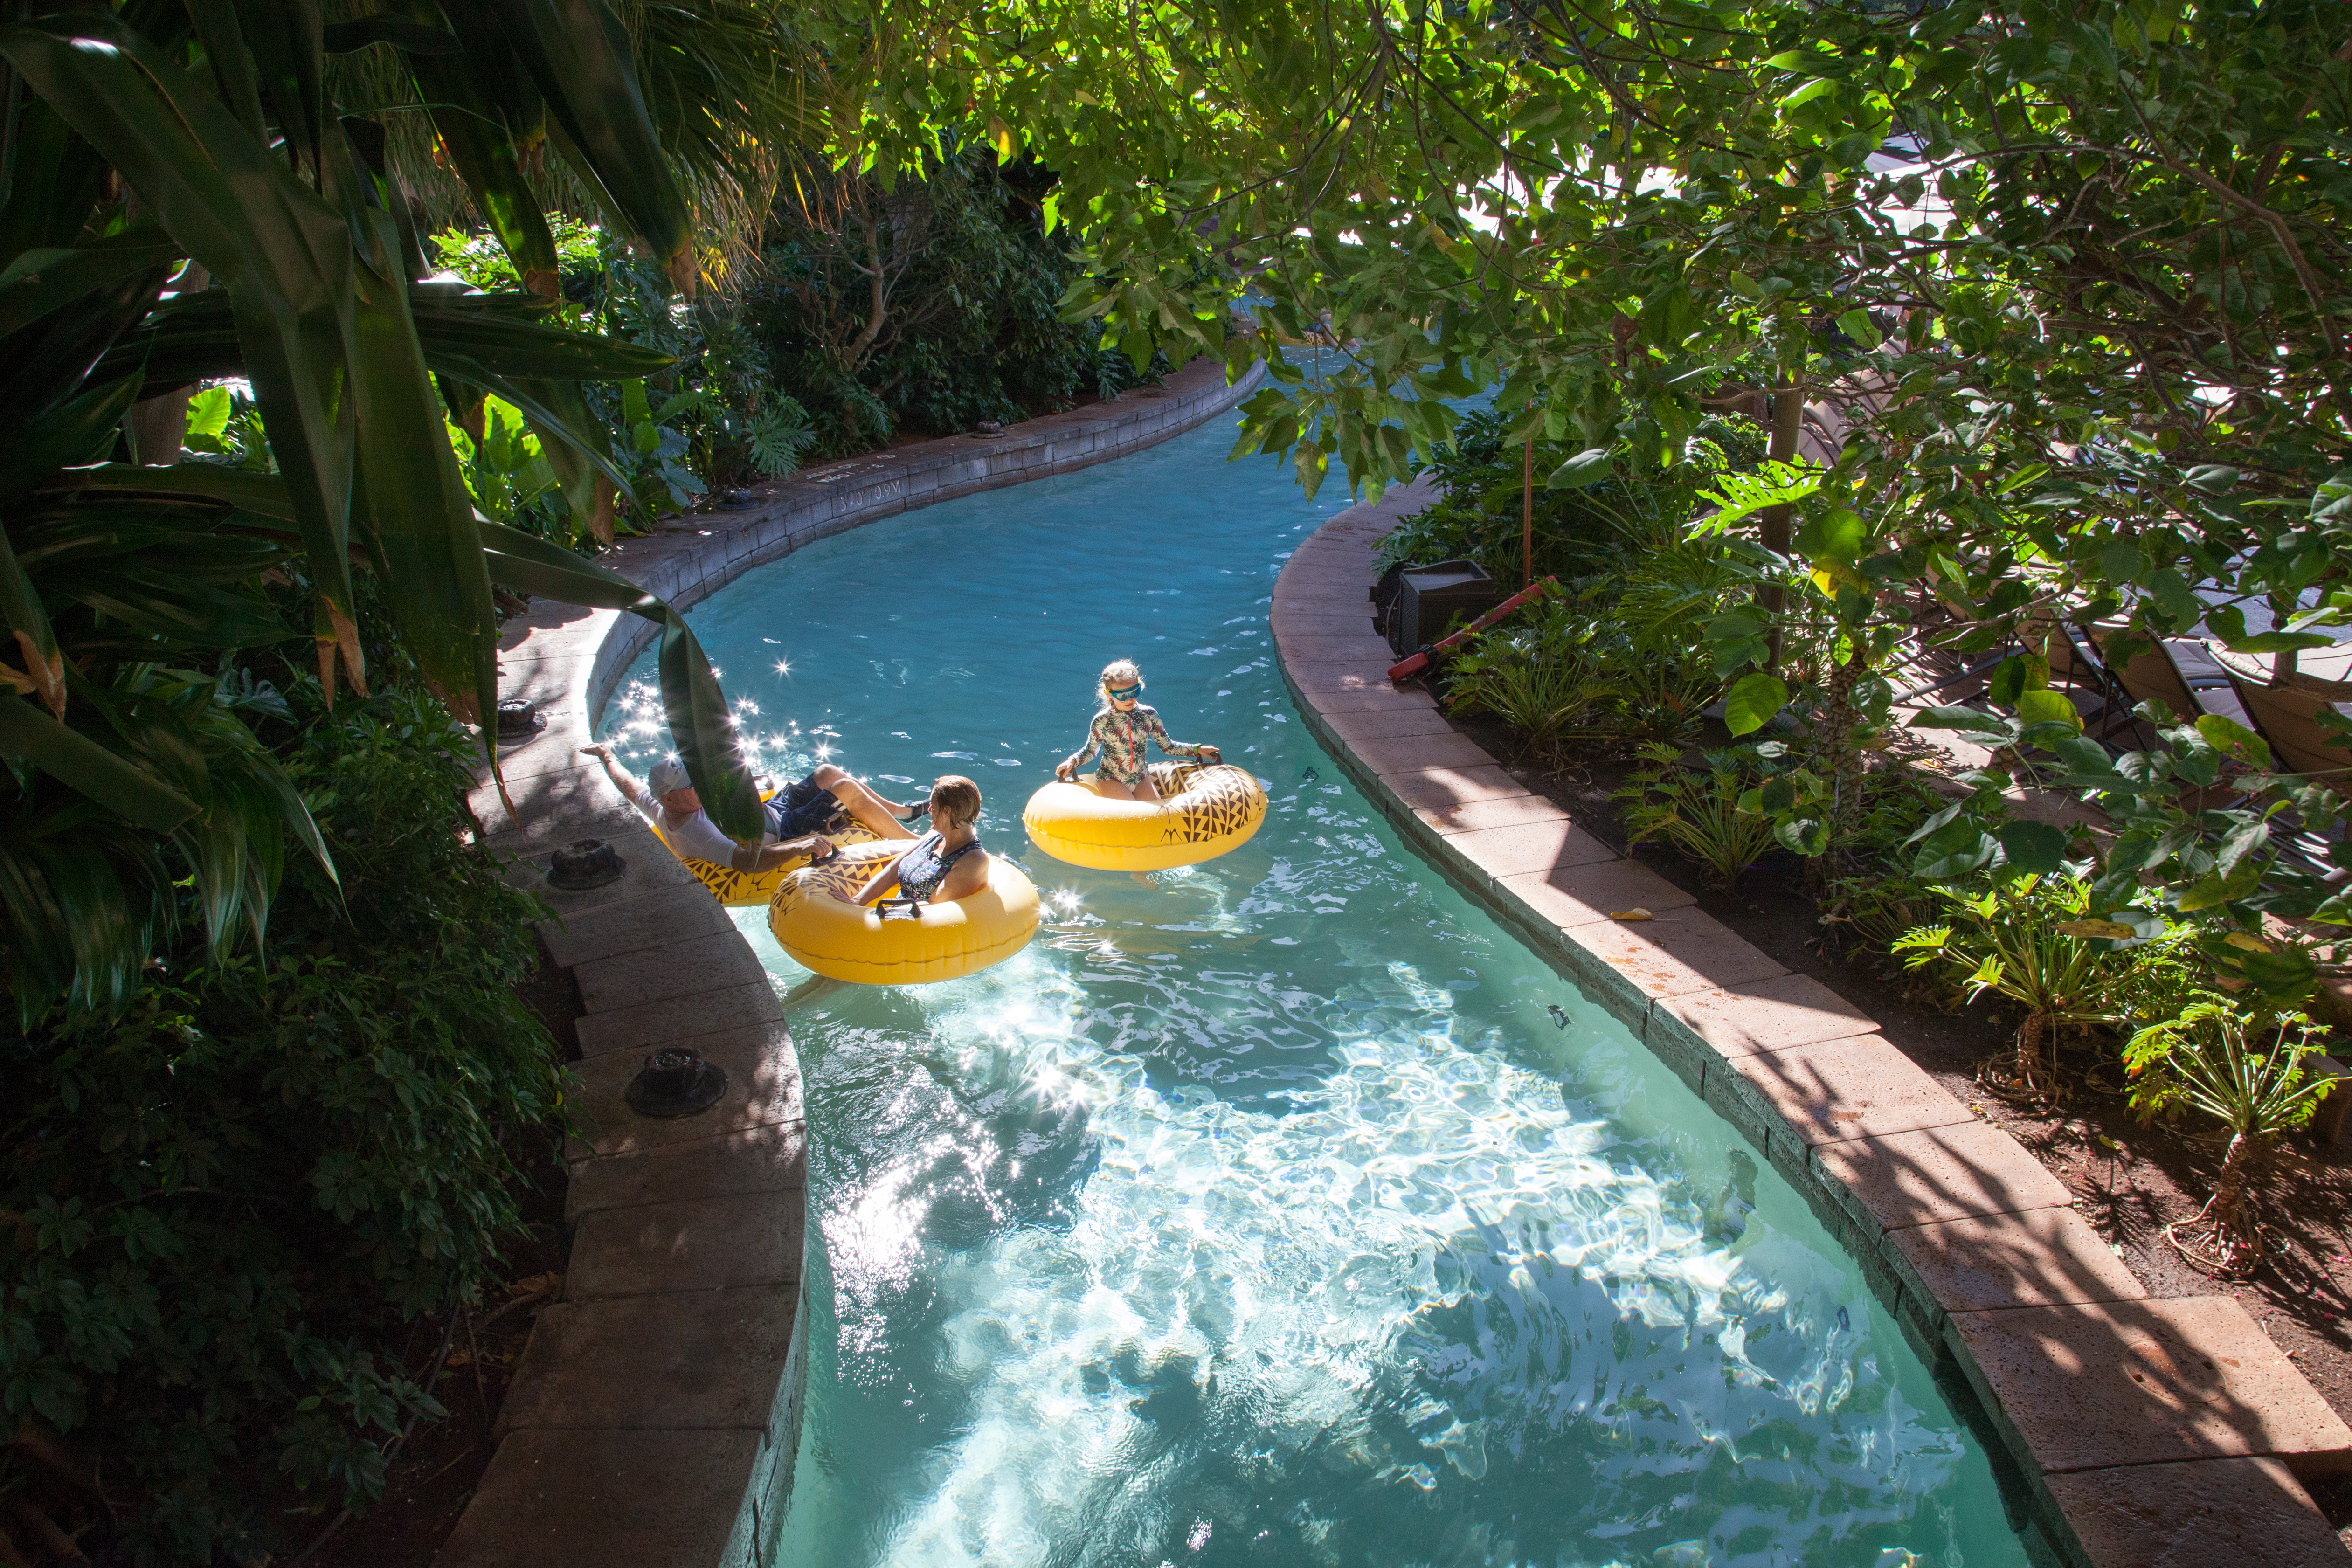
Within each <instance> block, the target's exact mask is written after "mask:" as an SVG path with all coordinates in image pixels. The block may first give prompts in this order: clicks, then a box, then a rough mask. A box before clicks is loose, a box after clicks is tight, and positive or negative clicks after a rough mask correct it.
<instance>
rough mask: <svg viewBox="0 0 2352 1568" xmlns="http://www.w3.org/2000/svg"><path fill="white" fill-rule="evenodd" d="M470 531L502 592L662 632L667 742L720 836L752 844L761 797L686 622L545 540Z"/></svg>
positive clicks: (510, 532) (496, 528) (504, 531)
mask: <svg viewBox="0 0 2352 1568" xmlns="http://www.w3.org/2000/svg"><path fill="white" fill-rule="evenodd" d="M476 526H477V528H478V530H479V532H480V534H481V539H482V548H483V549H484V550H486V551H487V552H488V560H489V568H490V575H491V577H492V578H493V579H495V580H497V581H498V582H499V583H501V584H503V585H504V586H506V587H508V588H511V589H514V590H515V591H518V592H522V593H530V594H536V595H539V596H541V597H542V598H547V599H554V600H560V601H563V602H565V603H568V604H587V605H593V606H595V607H596V608H598V609H604V610H625V611H628V612H631V613H632V614H635V615H642V616H644V617H645V618H646V620H648V621H652V622H656V623H657V624H658V625H660V627H661V629H662V637H661V648H660V652H659V654H658V656H657V658H656V665H657V667H658V668H659V670H660V674H661V688H662V708H663V711H664V713H665V714H666V715H667V717H668V720H669V733H670V740H671V742H672V743H673V744H674V745H675V746H676V747H677V754H678V757H679V758H680V759H681V760H683V761H684V762H685V763H686V770H687V773H688V776H689V777H691V778H692V779H693V780H694V788H695V792H696V793H697V794H698V795H700V796H701V797H702V804H703V806H704V808H705V809H706V810H709V812H710V816H711V820H712V821H715V822H717V823H718V824H719V830H720V831H722V832H725V833H728V834H730V835H731V836H733V837H735V838H739V839H750V838H757V837H758V836H759V835H760V833H761V831H762V823H761V813H760V797H759V791H758V789H756V787H755V786H754V785H753V783H752V780H751V770H750V769H749V768H746V767H745V766H744V765H743V757H742V752H741V750H740V747H738V745H737V743H736V738H735V727H734V723H733V721H732V719H731V718H730V715H729V712H728V707H727V698H726V695H725V694H724V693H722V692H721V691H720V690H719V678H718V677H717V676H716V675H714V674H711V670H710V662H709V660H708V659H707V658H705V657H704V656H703V653H702V645H701V643H698V642H697V641H695V637H694V633H693V632H692V631H690V630H689V629H688V626H687V624H686V622H685V620H684V618H682V617H681V616H680V615H679V614H678V613H677V612H676V611H674V610H672V609H671V608H670V607H669V606H668V605H667V604H665V603H663V602H662V601H660V600H658V599H656V598H655V597H654V596H653V595H652V594H650V593H647V592H646V591H645V590H644V589H642V588H639V587H638V586H637V585H636V584H635V583H634V582H631V581H630V580H628V579H627V578H625V577H622V576H620V575H619V574H618V573H615V572H611V571H607V570H604V568H603V567H600V566H596V565H593V564H592V563H591V562H588V561H585V560H583V559H580V558H579V557H578V556H576V555H573V554H572V552H571V551H570V550H567V549H561V548H559V547H557V546H555V545H551V544H549V543H548V542H547V541H546V540H545V539H541V538H532V537H531V536H530V535H529V534H526V533H522V532H520V531H518V530H516V529H514V528H507V527H505V526H503V525H502V524H499V523H488V522H485V523H479V524H478V525H476Z"/></svg>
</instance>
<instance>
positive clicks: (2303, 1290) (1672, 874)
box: [1452, 718, 2352, 1545]
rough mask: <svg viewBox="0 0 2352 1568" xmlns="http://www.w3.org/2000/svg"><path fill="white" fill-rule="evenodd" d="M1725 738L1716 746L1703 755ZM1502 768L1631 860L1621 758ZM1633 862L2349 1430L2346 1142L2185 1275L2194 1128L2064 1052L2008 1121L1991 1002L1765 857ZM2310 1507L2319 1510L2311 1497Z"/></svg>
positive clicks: (2198, 1164) (2284, 1178) (2350, 1253)
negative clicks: (2050, 1103)
mask: <svg viewBox="0 0 2352 1568" xmlns="http://www.w3.org/2000/svg"><path fill="white" fill-rule="evenodd" d="M1452 722H1453V724H1454V728H1455V729H1457V730H1459V731H1460V732H1461V733H1463V734H1465V735H1466V736H1469V737H1471V738H1472V739H1474V740H1476V741H1477V742H1478V743H1479V744H1480V745H1481V746H1483V747H1486V750H1487V751H1488V752H1489V753H1491V754H1492V755H1494V756H1496V757H1498V758H1512V757H1513V756H1514V755H1515V750H1516V747H1515V744H1514V742H1513V741H1512V739H1511V737H1510V736H1509V734H1508V732H1507V731H1506V730H1505V729H1504V728H1503V727H1501V726H1500V725H1499V724H1496V723H1494V722H1493V721H1491V720H1487V719H1483V718H1471V719H1463V718H1454V719H1453V720H1452ZM1725 738H1727V737H1720V736H1718V737H1717V740H1716V743H1717V744H1720V743H1721V742H1722V740H1723V739H1725ZM1505 766H1506V767H1507V768H1508V770H1509V771H1510V772H1511V773H1512V774H1513V776H1514V777H1516V778H1517V779H1519V780H1520V781H1521V782H1523V783H1525V784H1526V785H1527V786H1528V788H1529V789H1533V790H1536V791H1537V792H1538V793H1539V794H1542V795H1543V796H1545V797H1546V798H1547V799H1549V800H1551V801H1552V803H1553V804H1555V805H1557V806H1559V808H1560V809H1561V810H1564V811H1567V812H1568V813H1569V814H1570V816H1572V817H1574V818H1575V820H1576V821H1577V825H1578V826H1579V827H1580V828H1582V829H1583V830H1584V831H1587V832H1590V833H1592V834H1594V835H1595V836H1596V837H1599V838H1601V839H1602V840H1604V841H1607V842H1608V843H1609V844H1611V845H1612V847H1614V848H1615V849H1617V850H1618V851H1619V852H1621V853H1625V852H1628V850H1627V845H1626V833H1625V830H1624V827H1623V825H1622V822H1621V821H1620V820H1619V817H1618V813H1617V803H1616V802H1615V801H1614V800H1612V799H1611V795H1612V791H1614V790H1615V789H1617V788H1618V787H1619V786H1620V784H1621V783H1622V781H1623V779H1624V776H1625V775H1626V774H1627V773H1628V772H1629V771H1631V767H1632V765H1631V764H1630V763H1629V762H1627V761H1625V760H1623V759H1622V758H1600V759H1596V760H1595V761H1593V762H1592V763H1591V764H1590V765H1589V767H1588V768H1586V769H1585V770H1581V771H1571V772H1564V773H1546V772H1544V771H1542V770H1541V769H1539V768H1532V767H1528V766H1524V765H1518V764H1514V763H1511V762H1509V761H1507V762H1506V764H1505ZM1631 854H1632V855H1633V858H1634V859H1637V860H1639V861H1641V862H1643V864H1645V865H1647V866H1649V867H1650V868H1651V869H1652V870H1653V871H1655V872H1656V873H1658V874H1659V875H1660V876H1663V877H1664V878H1665V879H1666V881H1668V882H1670V883H1674V884H1675V886H1676V887H1679V888H1681V889H1682V890H1683V891H1685V893H1688V894H1691V895H1692V896H1693V897H1695V898H1696V899H1697V900H1698V901H1699V903H1700V904H1701V906H1702V907H1703V908H1705V909H1706V912H1707V913H1708V914H1709V915H1714V916H1715V917H1716V918H1717V919H1718V920H1720V921H1722V922H1723V923H1724V924H1725V925H1728V926H1730V927H1731V928H1732V929H1733V930H1734V931H1737V932H1738V934H1739V935H1740V936H1743V937H1745V938H1746V939H1747V940H1748V941H1749V942H1751V943H1753V944H1754V945H1755V946H1758V947H1759V948H1761V949H1762V950H1763V951H1764V952H1765V953H1767V954H1769V956H1771V957H1772V959H1773V960H1774V961H1775V962H1777V963H1779V964H1780V965H1782V966H1784V967H1787V968H1788V969H1790V971H1792V972H1794V973H1797V974H1801V975H1810V976H1811V977H1814V978H1815V979H1818V980H1820V981H1821V982H1822V984H1823V985H1826V986H1828V987H1829V988H1832V990H1834V991H1836V992H1837V993H1838V994H1839V995H1840V996H1843V997H1844V998H1846V999H1847V1000H1848V1001H1851V1002H1852V1003H1853V1004H1854V1006H1856V1007H1858V1008H1860V1009H1863V1011H1864V1012H1866V1013H1868V1014H1869V1015H1870V1016H1871V1017H1872V1018H1874V1019H1877V1020H1878V1022H1879V1026H1880V1028H1881V1030H1883V1031H1884V1033H1885V1037H1886V1039H1887V1040H1888V1042H1889V1043H1890V1044H1892V1045H1894V1046H1895V1049H1897V1050H1898V1051H1902V1052H1903V1054H1904V1055H1906V1056H1907V1057H1909V1058H1910V1059H1911V1060H1912V1061H1915V1062H1916V1063H1918V1064H1919V1066H1921V1067H1922V1068H1924V1069H1926V1070H1927V1072H1928V1073H1929V1074H1930V1075H1931V1076H1933V1077H1934V1078H1935V1079H1936V1081H1937V1082H1939V1083H1941V1084H1943V1086H1944V1087H1945V1088H1946V1089H1948V1090H1949V1091H1951V1092H1953V1093H1954V1094H1957V1095H1958V1096H1959V1097H1960V1099H1961V1100H1962V1101H1964V1102H1965V1103H1967V1104H1968V1105H1969V1108H1970V1109H1971V1110H1973V1111H1975V1112H1976V1113H1978V1114H1979V1116H1981V1117H1983V1119H1984V1120H1986V1121H1988V1122H1990V1123H1991V1124H1994V1125H1996V1126H1998V1127H2000V1128H2002V1129H2003V1130H2004V1131H2006V1132H2008V1133H2009V1134H2011V1136H2012V1137H2014V1138H2016V1139H2017V1141H2018V1142H2019V1143H2020V1144H2021V1145H2023V1146H2024V1147H2025V1148H2026V1149H2027V1150H2029V1151H2030V1152H2031V1153H2032V1155H2034V1156H2035V1157H2036V1158H2037V1159H2039V1160H2040V1161H2041V1162H2042V1165H2043V1166H2046V1167H2048V1168H2049V1169H2050V1170H2051V1171H2052V1172H2053V1173H2054V1174H2055V1175H2056V1176H2058V1178H2059V1179H2060V1180H2061V1181H2063V1182H2064V1183H2065V1184H2066V1186H2067V1187H2068V1188H2069V1189H2070V1190H2071V1191H2073V1192H2074V1194H2075V1195H2076V1197H2077V1199H2078V1206H2079V1207H2080V1208H2081V1210H2082V1213H2083V1215H2084V1218H2087V1219H2089V1220H2090V1221H2091V1223H2092V1224H2093V1225H2094V1226H2095V1227H2096V1228H2097V1229H2098V1230H2099V1232H2100V1234H2101V1235H2103V1236H2105V1237H2106V1238H2107V1239H2108V1240H2109V1242H2110V1243H2111V1244H2112V1245H2113V1246H2114V1247H2115V1248H2116V1251H2117V1252H2118V1253H2119V1254H2120V1255H2121V1256H2122V1257H2123V1259H2124V1260H2125V1262H2126V1264H2127V1265H2129V1267H2130V1268H2131V1270H2132V1272H2133V1273H2134V1274H2136V1275H2137V1276H2138V1278H2139V1280H2140V1282H2141V1283H2142V1284H2144V1285H2146V1286H2147V1289H2148V1291H2149V1292H2150V1293H2151V1294H2154V1295H2158V1296H2186V1295H2211V1294H2216V1293H2227V1294H2229V1295H2231V1296H2233V1297H2235V1298H2236V1299H2237V1300H2238V1301H2240V1302H2241V1303H2242V1305H2243V1306H2244V1307H2245V1309H2246V1311H2247V1312H2249V1313H2251V1314H2252V1316H2253V1318H2254V1321H2255V1322H2259V1323H2261V1324H2262V1325H2263V1330H2264V1331H2265V1332H2266V1333H2269V1335H2270V1336H2271V1339H2272V1341H2273V1343H2276V1344H2277V1345H2278V1347H2279V1348H2280V1349H2281V1350H2283V1351H2284V1352H2285V1353H2286V1354H2288V1355H2290V1356H2292V1357H2294V1361H2295V1364H2297V1365H2298V1366H2300V1367H2301V1368H2302V1369H2303V1372H2304V1375H2305V1376H2306V1377H2308V1378H2309V1379H2310V1380H2311V1384H2312V1386H2313V1387H2315V1388H2316V1389H2318V1390H2319V1392H2320V1394H2321V1396H2323V1397H2324V1398H2326V1401H2327V1402H2328V1404H2329V1405H2330V1406H2334V1407H2335V1410H2336V1414H2337V1415H2339V1416H2344V1417H2345V1418H2346V1419H2347V1420H2352V1167H2347V1165H2346V1164H2344V1163H2341V1162H2344V1161H2346V1160H2347V1159H2352V1136H2347V1138H2346V1139H2344V1140H2343V1141H2340V1142H2339V1143H2338V1144H2337V1145H2336V1146H2335V1147H2333V1148H2322V1147H2320V1146H2318V1145H2317V1144H2316V1143H2315V1141H2313V1140H2310V1139H2303V1140H2297V1141H2294V1142H2293V1143H2292V1144H2291V1145H2290V1146H2289V1147H2288V1148H2287V1150H2286V1151H2285V1153H2284V1155H2283V1157H2282V1158H2281V1160H2280V1163H2279V1167H2278V1170H2277V1180H2276V1185H2275V1186H2274V1188H2273V1210H2272V1220H2273V1233H2274V1234H2273V1239H2272V1250H2271V1255H2270V1258H2269V1260H2268V1261H2267V1263H2266V1264H2265V1266H2264V1267H2263V1270H2262V1271H2261V1272H2260V1273H2259V1274H2258V1275H2256V1277H2255V1278H2254V1279H2252V1280H2251V1281H2216V1280H2214V1279H2211V1278H2210V1277H2208V1276H2207V1275H2205V1274H2203V1273H2201V1272H2200V1271H2199V1270H2196V1269H2194V1268H2192V1267H2190V1266H2189V1264H2188V1263H2187V1262H2185V1261H2184V1260H2182V1259H2181V1258H2180V1256H2179V1254H2178V1253H2176V1252H2175V1251H2174V1250H2173V1249H2172V1248H2171V1246H2170V1245H2169V1244H2168V1243H2167V1241H2166V1240H2165V1239H2164V1228H2165V1227H2166V1226H2167V1225H2168V1224H2170V1223H2172V1222H2173V1221H2176V1220H2180V1219H2186V1218H2189V1217H2190V1216H2192V1215H2194V1214H2195V1213H2196V1212H2197V1210H2198V1208H2199V1207H2200V1205H2202V1204H2203V1202H2204V1200H2205V1196H2206V1194H2207V1193H2208V1192H2210V1190H2211V1188H2210V1181H2211V1177H2212V1176H2213V1173H2214V1172H2216V1171H2217V1170H2219V1169H2220V1168H2221V1154H2222V1149H2223V1142H2222V1140H2221V1138H2219V1137H2216V1136H2213V1135H2211V1134H2210V1132H2209V1131H2208V1130H2207V1129H2206V1128H2204V1127H2201V1126H2200V1125H2198V1124H2196V1123H2194V1122H2185V1123H2183V1124H2180V1125H2178V1126H2167V1125H2163V1124H2154V1125H2147V1126H2143V1125H2141V1124H2140V1123H2139V1121H2138V1120H2137V1117H2136V1116H2135V1115H2134V1114H2133V1113H2132V1111H2131V1109H2130V1107H2129V1106H2128V1104H2126V1102H2125V1100H2124V1098H2123V1096H2122V1094H2121V1093H2120V1092H2117V1091H2116V1088H2115V1087H2114V1085H2115V1084H2116V1083H2117V1082H2119V1081H2120V1078H2121V1070H2120V1067H2119V1065H2118V1064H2117V1063H2116V1061H2114V1059H2113V1057H2112V1056H2111V1055H2110V1056H2108V1057H2106V1058H2105V1060H2101V1059H2100V1057H2099V1053H2098V1051H2097V1050H2096V1048H2095V1047H2090V1046H2085V1045H2081V1044H2076V1043H2074V1042H2071V1041H2070V1042H2069V1043H2068V1045H2067V1046H2066V1048H2065V1051H2064V1055H2063V1058H2062V1067H2063V1069H2065V1070H2068V1071H2069V1073H2070V1077H2071V1078H2072V1080H2073V1082H2074V1084H2075V1089H2074V1094H2073V1097H2072V1098H2071V1099H2070V1100H2069V1101H2068V1102H2066V1103H2065V1104H2064V1105H2063V1107H2062V1108H2061V1113H2058V1114H2048V1115H2034V1114H2028V1113H2022V1112H2021V1111H2020V1110H2019V1109H2018V1108H2016V1107H2014V1106H2011V1105H2010V1104H2008V1103H2004V1102H2002V1101H2000V1100H1999V1099H1996V1098H1994V1097H1992V1096H1990V1095H1987V1094H1986V1093H1984V1092H1983V1091H1982V1090H1981V1089H1979V1087H1978V1085H1977V1082H1976V1077H1975V1073H1976V1069H1977V1066H1978V1064H1979V1062H1981V1061H1984V1060H1985V1059H1986V1058H1987V1057H1989V1056H1991V1055H1992V1054H1993V1053H1995V1052H1996V1051H2000V1050H2001V1049H2002V1048H2003V1047H2004V1046H2006V1045H2008V1044H2009V1043H2010V1042H2011V1040H2013V1039H2014V1030H2015V1029H2016V1026H2017V1021H2018V1015H2017V1014H2016V1013H2015V1012H2014V1011H2011V1010H2009V1009H2005V1008H2001V1007H1996V1006H1993V1005H1991V1003H1990V999H1988V1001H1986V1002H1980V1003H1978V1004H1977V1005H1975V1006H1973V1007H1971V1008H1969V1009H1965V1010H1963V1011H1960V1012H1957V1013H1953V1012H1946V1011H1944V1010H1941V1009H1939V1008H1938V1007H1937V1006H1936V1005H1935V1004H1933V1003H1932V1002H1928V1001H1926V1000H1924V999H1923V998H1921V997H1920V996H1919V995H1918V994H1917V992H1916V990H1915V989H1914V988H1913V987H1912V986H1911V985H1910V984H1909V983H1908V982H1907V980H1906V977H1905V976H1904V975H1902V973H1901V972H1900V971H1899V970H1897V969H1895V968H1893V967H1891V966H1890V965H1889V964H1888V963H1886V962H1885V961H1884V960H1882V959H1879V958H1877V957H1876V956H1874V955H1870V954H1866V953H1852V954H1849V953H1847V952H1845V951H1844V950H1843V946H1842V944H1841V943H1840V941H1839V933H1838V928H1837V927H1835V926H1832V925H1823V924H1822V921H1821V916H1820V910H1819V906H1818V905H1816V904H1814V902H1813V900H1812V899H1811V897H1810V896H1809V895H1808V894H1806V892H1805V889H1804V873H1803V870H1802V867H1801V862H1798V861H1797V860H1796V859H1795V858H1794V857H1793V856H1790V855H1786V854H1782V853H1780V852H1775V853H1774V854H1773V855H1772V856H1771V857H1769V858H1768V859H1766V860H1765V861H1764V862H1762V863H1760V864H1759V865H1757V866H1756V867H1754V868H1753V869H1752V870H1750V871H1749V872H1748V874H1747V875H1746V876H1744V877H1742V878H1741V879H1740V881H1739V883H1738V886H1737V887H1735V888H1733V889H1732V890H1731V891H1729V892H1725V891H1724V890H1722V889H1720V888H1717V887H1714V886H1712V885H1710V884H1709V883H1708V882H1707V881H1706V877H1705V875H1704V874H1703V873H1701V872H1700V870H1699V869H1698V868H1697V867H1696V866H1695V865H1693V864H1692V863H1690V862H1687V861H1685V860H1684V859H1682V858H1681V857H1680V856H1679V855H1676V854H1675V853H1674V852H1671V851H1668V850H1665V849H1663V848H1661V847H1660V846H1657V845H1655V844H1644V845H1643V846H1640V847H1639V848H1638V849H1634V850H1633V851H1631ZM2313 1494H2314V1497H2315V1499H2316V1500H2317V1501H2318V1502H2319V1503H2320V1505H2321V1507H2323V1508H2325V1509H2326V1511H2327V1512H2328V1516H2329V1517H2330V1518H2331V1519H2332V1520H2334V1521H2336V1523H2337V1525H2338V1526H2339V1527H2343V1530H2342V1532H2343V1534H2344V1535H2345V1537H2346V1542H2347V1545H2352V1479H2347V1480H2344V1481H2338V1482H2334V1483H2331V1484H2328V1485H2326V1486H2324V1487H2318V1488H2314V1489H2313ZM2323 1494H2324V1495H2323Z"/></svg>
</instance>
